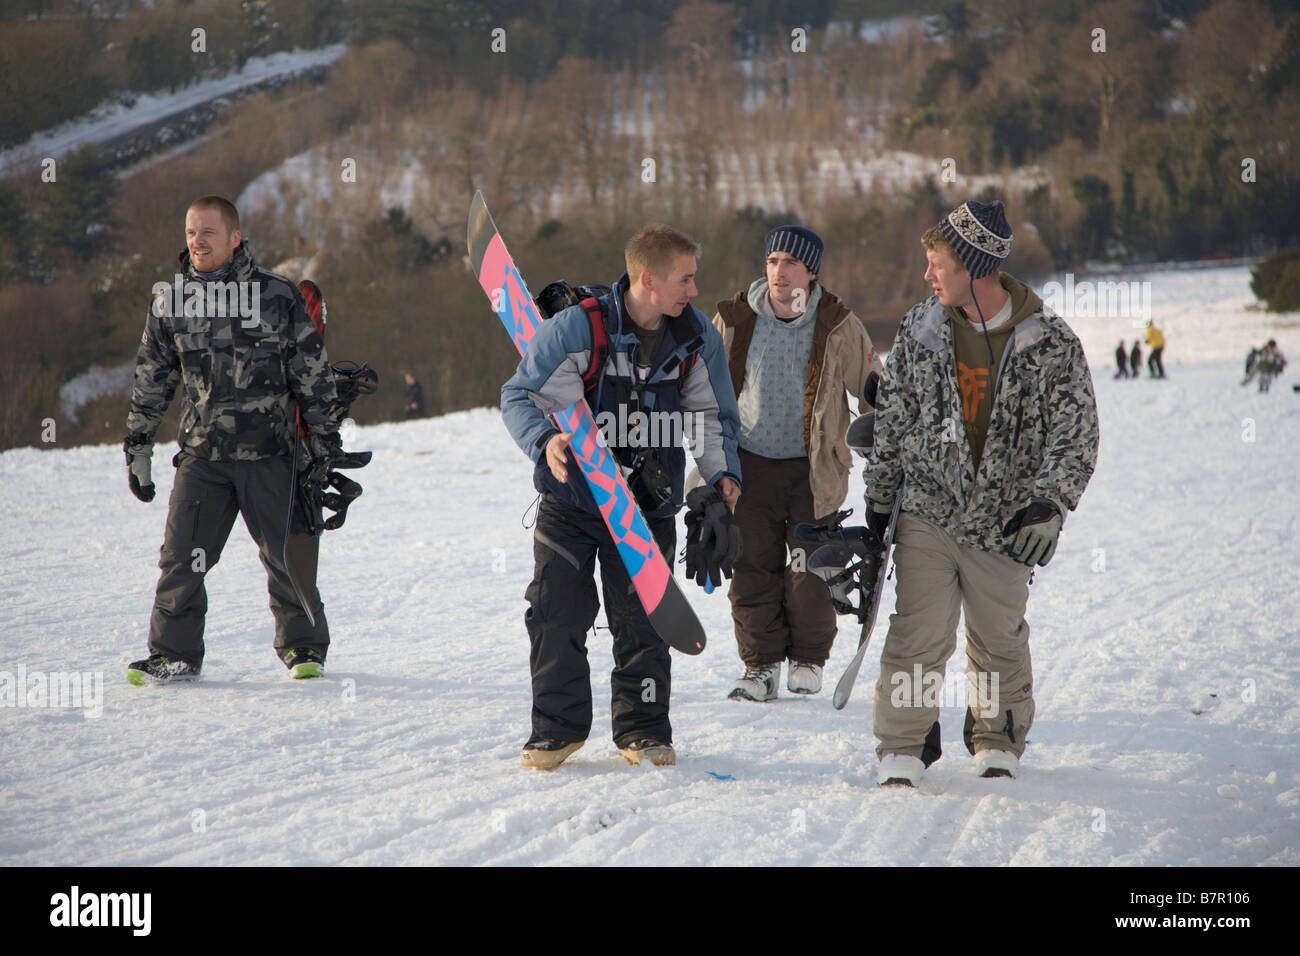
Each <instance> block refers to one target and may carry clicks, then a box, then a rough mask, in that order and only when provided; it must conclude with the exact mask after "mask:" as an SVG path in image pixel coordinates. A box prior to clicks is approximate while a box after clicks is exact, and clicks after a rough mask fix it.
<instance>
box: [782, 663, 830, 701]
mask: <svg viewBox="0 0 1300 956" xmlns="http://www.w3.org/2000/svg"><path fill="white" fill-rule="evenodd" d="M785 686H786V689H787V690H788V691H790V693H792V694H819V693H821V689H822V668H821V665H820V664H809V663H808V662H807V661H794V660H792V661H790V669H789V671H788V672H787V673H786V678H785Z"/></svg>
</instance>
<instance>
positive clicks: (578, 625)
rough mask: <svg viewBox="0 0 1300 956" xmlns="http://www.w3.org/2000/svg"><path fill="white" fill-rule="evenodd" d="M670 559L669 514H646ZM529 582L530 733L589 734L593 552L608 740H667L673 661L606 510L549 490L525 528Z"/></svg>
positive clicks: (673, 539)
mask: <svg viewBox="0 0 1300 956" xmlns="http://www.w3.org/2000/svg"><path fill="white" fill-rule="evenodd" d="M649 524H650V533H651V534H653V535H654V538H655V541H656V543H657V544H658V545H659V550H660V551H661V552H662V553H663V555H664V558H665V560H667V561H668V563H669V566H670V567H671V566H672V562H673V549H674V548H675V547H676V545H677V521H676V518H674V517H668V518H661V519H658V520H655V521H650V522H649ZM533 556H534V561H535V564H534V571H533V581H532V583H531V584H530V585H529V586H528V590H527V592H526V593H525V595H524V596H525V597H526V598H527V600H528V610H527V611H525V612H524V623H525V625H526V626H527V628H528V638H529V641H530V642H531V651H530V654H529V666H530V668H531V670H532V683H533V709H532V736H533V739H547V738H549V739H552V740H564V741H577V740H586V739H587V737H588V735H589V734H590V733H591V668H590V666H589V665H588V663H587V632H588V630H590V628H591V626H592V624H593V623H594V622H595V620H596V611H597V609H598V608H599V606H600V605H599V602H598V601H597V598H596V581H595V570H596V559H597V557H599V558H600V580H601V586H602V591H603V594H604V599H605V618H606V620H607V621H608V622H609V630H610V633H611V634H612V635H613V639H614V671H613V673H612V674H611V675H610V687H611V691H612V695H613V699H612V703H611V706H610V718H611V722H612V723H613V728H614V743H615V744H616V745H617V746H619V747H624V746H626V745H627V744H629V743H631V742H632V741H634V740H638V739H640V738H642V737H655V738H657V739H659V740H661V741H663V742H664V743H672V737H673V730H672V724H670V723H669V720H668V697H669V690H670V687H671V667H672V661H671V659H670V658H669V652H668V645H667V644H665V643H664V642H663V640H662V639H661V638H660V637H659V636H658V635H657V634H656V633H655V632H654V629H653V628H652V627H651V626H650V620H649V618H647V617H646V613H645V609H644V608H643V607H642V605H641V600H640V598H638V597H637V594H636V590H635V589H634V588H633V586H632V580H631V578H629V577H628V573H627V569H626V567H624V565H623V560H622V558H620V557H619V554H618V548H617V547H616V546H615V544H614V540H613V538H611V537H610V534H609V529H608V528H606V527H605V522H604V519H602V518H601V517H600V516H599V515H593V514H589V513H587V512H585V511H582V510H581V509H578V508H574V507H573V506H571V505H569V504H567V503H565V502H563V501H561V500H560V499H559V498H557V497H556V496H555V495H553V494H551V493H549V492H547V493H545V494H543V495H542V502H541V505H540V507H539V508H538V511H537V526H536V528H535V529H534V531H533Z"/></svg>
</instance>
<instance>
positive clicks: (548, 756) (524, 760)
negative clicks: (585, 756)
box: [519, 737, 586, 770]
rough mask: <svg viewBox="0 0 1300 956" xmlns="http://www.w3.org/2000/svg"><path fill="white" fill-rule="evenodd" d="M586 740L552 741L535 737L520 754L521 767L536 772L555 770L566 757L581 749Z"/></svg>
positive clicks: (525, 745)
mask: <svg viewBox="0 0 1300 956" xmlns="http://www.w3.org/2000/svg"><path fill="white" fill-rule="evenodd" d="M584 743H586V741H585V740H550V739H545V738H537V737H534V738H532V739H530V740H529V741H528V743H526V744H524V749H523V750H522V751H520V754H519V766H521V767H532V768H533V769H534V770H554V769H555V768H556V767H558V766H559V765H560V764H562V763H564V760H565V758H566V757H568V756H569V754H571V753H573V752H574V751H575V750H577V749H578V748H579V747H581V746H582V745H583V744H584Z"/></svg>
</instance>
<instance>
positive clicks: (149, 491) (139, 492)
mask: <svg viewBox="0 0 1300 956" xmlns="http://www.w3.org/2000/svg"><path fill="white" fill-rule="evenodd" d="M122 450H123V451H124V452H125V453H126V483H127V487H129V488H130V489H131V494H133V495H135V496H136V497H137V498H139V499H140V500H141V501H143V502H146V503H148V502H150V501H153V497H154V495H155V494H156V493H157V492H156V490H155V489H154V486H153V474H152V471H153V443H152V442H149V441H143V440H139V439H136V440H132V439H130V438H128V439H126V440H125V441H124V442H122Z"/></svg>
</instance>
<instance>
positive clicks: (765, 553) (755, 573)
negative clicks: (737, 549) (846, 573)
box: [729, 449, 836, 665]
mask: <svg viewBox="0 0 1300 956" xmlns="http://www.w3.org/2000/svg"><path fill="white" fill-rule="evenodd" d="M740 467H741V470H742V471H743V473H744V475H745V486H744V489H743V490H742V491H741V493H740V500H739V501H738V502H737V503H736V514H735V521H736V526H737V527H738V528H739V529H740V535H741V543H742V548H741V555H740V560H739V561H737V562H736V564H735V567H734V568H733V571H732V578H731V590H730V592H729V594H730V597H731V617H732V620H733V621H734V622H735V626H736V643H737V645H739V651H740V659H741V660H742V661H744V662H745V663H746V664H771V663H776V662H777V661H783V660H785V659H786V658H787V657H788V658H790V659H791V660H796V661H805V662H807V663H809V664H817V665H823V664H825V663H826V659H827V658H828V657H830V653H831V645H832V644H833V643H834V642H835V632H836V621H835V611H834V609H833V608H832V607H831V595H830V592H829V591H828V590H826V585H825V584H824V583H822V581H821V580H820V579H818V578H817V577H816V576H815V575H812V574H809V573H807V572H806V571H803V570H799V571H796V570H793V569H792V568H793V567H799V568H802V567H805V566H806V564H807V557H808V553H809V552H810V551H811V550H813V549H815V548H816V547H817V545H807V544H804V543H802V542H800V541H796V540H795V537H794V527H795V525H797V524H799V523H800V522H802V521H816V520H817V518H816V516H814V515H813V510H812V509H813V497H812V489H811V487H810V486H809V484H808V459H807V458H786V459H775V458H764V457H762V456H760V455H754V454H751V453H750V452H747V451H745V450H744V449H741V451H740ZM787 547H788V548H789V552H790V555H791V556H793V557H794V558H795V560H792V561H791V562H790V563H789V565H787V561H786V549H787Z"/></svg>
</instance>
